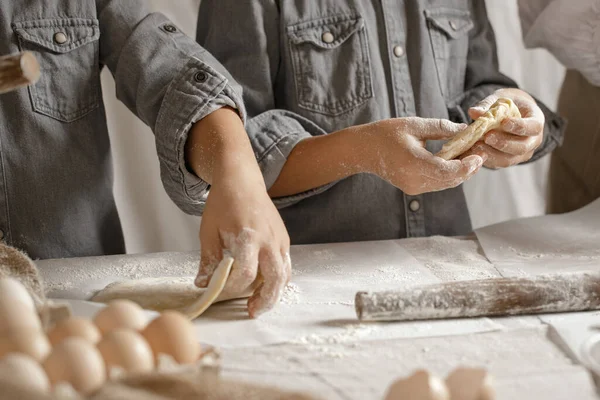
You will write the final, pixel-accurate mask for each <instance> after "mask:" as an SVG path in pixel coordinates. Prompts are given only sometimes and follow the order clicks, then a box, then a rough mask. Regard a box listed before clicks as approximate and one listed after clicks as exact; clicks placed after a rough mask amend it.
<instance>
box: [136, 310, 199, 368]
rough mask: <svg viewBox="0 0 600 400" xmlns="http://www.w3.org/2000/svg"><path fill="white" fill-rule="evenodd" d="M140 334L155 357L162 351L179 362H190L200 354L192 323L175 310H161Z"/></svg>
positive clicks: (194, 360)
mask: <svg viewBox="0 0 600 400" xmlns="http://www.w3.org/2000/svg"><path fill="white" fill-rule="evenodd" d="M142 335H143V336H144V338H146V341H148V344H149V345H150V347H151V348H152V351H153V352H154V356H155V358H156V357H157V356H158V354H161V353H162V354H167V355H170V356H172V357H173V358H174V359H175V361H177V362H178V363H179V364H190V363H193V362H196V361H197V360H198V357H199V356H200V350H201V348H200V343H198V340H197V339H196V330H195V329H194V324H192V322H191V321H190V320H189V319H187V318H186V317H185V316H183V314H181V313H178V312H176V311H165V312H163V313H162V314H161V315H160V316H159V317H157V318H156V319H154V320H153V321H152V322H150V323H149V324H148V326H147V327H146V329H144V331H143V332H142Z"/></svg>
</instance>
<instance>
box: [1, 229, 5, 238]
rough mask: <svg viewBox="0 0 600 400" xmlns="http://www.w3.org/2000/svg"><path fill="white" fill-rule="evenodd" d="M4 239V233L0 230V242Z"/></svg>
mask: <svg viewBox="0 0 600 400" xmlns="http://www.w3.org/2000/svg"><path fill="white" fill-rule="evenodd" d="M2 239H4V231H3V230H1V229H0V240H2Z"/></svg>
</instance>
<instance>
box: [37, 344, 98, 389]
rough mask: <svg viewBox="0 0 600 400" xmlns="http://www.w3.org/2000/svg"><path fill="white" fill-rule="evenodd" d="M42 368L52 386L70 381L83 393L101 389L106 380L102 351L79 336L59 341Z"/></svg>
mask: <svg viewBox="0 0 600 400" xmlns="http://www.w3.org/2000/svg"><path fill="white" fill-rule="evenodd" d="M43 365H44V370H45V371H46V374H48V378H49V379H50V383H51V384H52V385H53V386H55V385H56V384H57V383H60V382H68V383H70V384H71V385H73V388H75V390H77V391H78V392H80V393H83V394H88V393H90V392H92V391H94V390H96V389H98V388H99V387H100V386H102V384H103V383H104V382H105V381H106V369H105V368H106V367H105V366H104V360H102V356H101V355H100V352H99V351H98V349H96V347H94V345H93V344H91V343H90V342H88V341H87V340H85V339H82V338H80V337H73V336H72V337H68V338H66V339H65V340H63V341H62V342H60V343H59V344H58V345H57V346H56V347H55V348H54V349H52V353H50V355H49V356H48V358H47V359H46V360H45V361H44V364H43Z"/></svg>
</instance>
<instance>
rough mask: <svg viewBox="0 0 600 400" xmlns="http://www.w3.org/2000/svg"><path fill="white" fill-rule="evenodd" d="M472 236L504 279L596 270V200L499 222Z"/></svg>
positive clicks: (599, 215)
mask: <svg viewBox="0 0 600 400" xmlns="http://www.w3.org/2000/svg"><path fill="white" fill-rule="evenodd" d="M475 234H476V235H477V238H478V239H479V243H480V244H481V247H482V249H483V251H484V253H485V255H486V256H487V258H488V259H489V260H490V261H491V262H492V263H493V264H494V265H495V266H496V268H497V269H498V270H499V271H500V272H501V273H502V275H504V276H509V275H523V274H539V273H551V272H567V271H571V272H575V271H583V270H598V269H600V199H598V200H596V201H595V202H593V203H591V204H589V205H588V206H586V207H584V208H582V209H580V210H577V211H574V212H571V213H566V214H560V215H545V216H542V217H533V218H523V219H517V220H513V221H508V222H503V223H500V224H496V225H490V226H487V227H484V228H480V229H477V230H476V231H475Z"/></svg>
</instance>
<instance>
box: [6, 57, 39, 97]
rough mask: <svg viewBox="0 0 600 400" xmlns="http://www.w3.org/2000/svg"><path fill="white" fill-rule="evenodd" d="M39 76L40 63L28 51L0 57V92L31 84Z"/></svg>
mask: <svg viewBox="0 0 600 400" xmlns="http://www.w3.org/2000/svg"><path fill="white" fill-rule="evenodd" d="M39 78H40V65H39V64H38V62H37V59H36V58H35V56H34V55H33V54H32V53H30V52H27V51H26V52H23V53H19V54H12V55H9V56H2V57H0V94H2V93H6V92H9V91H11V90H14V89H18V88H20V87H23V86H28V85H31V84H33V83H35V82H37V80H38V79H39Z"/></svg>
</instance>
